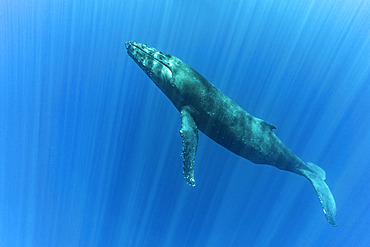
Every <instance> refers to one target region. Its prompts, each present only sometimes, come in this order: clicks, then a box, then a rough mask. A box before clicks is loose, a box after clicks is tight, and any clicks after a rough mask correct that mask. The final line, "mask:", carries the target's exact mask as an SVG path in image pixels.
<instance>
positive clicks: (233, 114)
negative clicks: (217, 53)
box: [125, 41, 337, 226]
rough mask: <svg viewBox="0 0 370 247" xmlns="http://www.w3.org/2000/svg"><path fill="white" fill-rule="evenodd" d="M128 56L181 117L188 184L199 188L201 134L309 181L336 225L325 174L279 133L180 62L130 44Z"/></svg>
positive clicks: (331, 221)
mask: <svg viewBox="0 0 370 247" xmlns="http://www.w3.org/2000/svg"><path fill="white" fill-rule="evenodd" d="M125 46H126V49H127V52H128V54H129V56H130V57H131V58H132V59H133V60H134V61H135V62H136V63H137V64H138V65H139V67H140V68H141V69H142V70H143V71H144V72H145V73H146V74H147V75H148V76H149V78H150V79H151V80H152V81H153V82H154V83H155V84H156V85H157V86H158V88H159V89H160V90H161V91H162V92H163V93H164V94H165V95H166V96H167V97H168V98H169V99H170V100H171V102H172V103H173V104H174V106H175V107H176V108H177V109H178V110H179V112H180V115H181V130H180V134H181V137H182V140H183V148H182V154H181V156H182V158H183V163H184V165H183V170H184V171H183V174H184V178H185V181H186V182H187V183H188V184H189V185H190V186H195V179H194V161H195V154H196V150H197V146H198V130H200V131H202V132H203V133H204V134H205V135H207V136H208V137H210V138H211V139H212V140H214V141H215V142H217V143H218V144H220V145H222V146H223V147H225V148H227V149H228V150H230V151H231V152H233V153H235V154H237V155H239V156H241V157H244V158H246V159H248V160H250V161H252V162H253V163H256V164H267V165H271V166H275V167H277V168H279V169H281V170H286V171H290V172H293V173H296V174H298V175H301V176H304V177H306V178H307V179H308V180H309V181H310V182H311V184H312V185H313V187H314V189H315V191H316V193H317V196H318V198H319V200H320V203H321V206H322V209H323V212H324V214H325V217H326V219H327V220H328V222H329V223H330V224H332V225H333V226H337V222H336V205H335V200H334V197H333V195H332V193H331V191H330V189H329V187H328V186H327V184H326V183H325V181H324V180H325V178H326V174H325V171H324V170H323V169H322V168H320V167H319V166H317V165H315V164H313V163H310V162H303V161H302V160H301V159H300V158H298V157H297V156H296V155H295V154H294V153H293V152H292V151H291V150H289V148H288V147H286V146H285V145H284V143H283V142H282V141H281V140H280V139H279V138H278V137H277V136H276V135H275V133H274V132H273V129H275V127H274V126H273V125H271V124H269V123H267V122H265V121H264V120H262V119H259V118H256V117H254V116H252V115H251V114H249V113H247V112H246V111H245V110H243V109H242V108H241V107H240V106H239V105H237V104H236V103H235V102H233V101H232V100H231V99H230V98H228V97H227V96H226V95H225V94H223V93H222V92H221V91H220V90H218V89H217V88H216V87H215V86H214V85H213V84H211V83H210V82H208V81H207V80H206V79H205V78H204V77H203V76H202V75H200V74H199V73H198V72H197V71H195V70H194V69H193V68H191V67H190V66H189V65H187V64H186V63H184V62H182V61H181V60H180V59H179V58H177V57H175V56H172V55H169V54H165V53H163V52H160V51H158V50H156V49H155V48H152V47H149V46H148V45H146V44H143V43H139V42H134V41H130V42H126V43H125Z"/></svg>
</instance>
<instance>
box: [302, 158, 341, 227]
mask: <svg viewBox="0 0 370 247" xmlns="http://www.w3.org/2000/svg"><path fill="white" fill-rule="evenodd" d="M306 164H307V166H308V168H309V169H310V170H311V171H304V172H303V174H304V176H305V177H306V178H307V179H308V180H309V181H310V182H311V184H312V186H313V187H314V189H315V191H316V194H317V196H318V197H319V200H320V203H321V207H322V211H323V212H324V214H325V217H326V219H327V220H328V221H329V223H330V224H331V225H333V226H338V224H337V220H336V214H337V207H336V205H335V200H334V197H333V194H332V193H331V191H330V189H329V187H328V185H327V184H326V183H325V181H324V180H325V178H326V174H325V171H324V170H323V169H322V168H321V167H319V166H317V165H315V164H313V163H310V162H306Z"/></svg>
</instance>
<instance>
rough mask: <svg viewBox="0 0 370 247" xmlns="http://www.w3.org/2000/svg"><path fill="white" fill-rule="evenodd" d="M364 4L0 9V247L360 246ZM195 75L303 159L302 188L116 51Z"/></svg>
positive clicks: (366, 71)
mask: <svg viewBox="0 0 370 247" xmlns="http://www.w3.org/2000/svg"><path fill="white" fill-rule="evenodd" d="M369 13H370V4H369V1H368V0H341V1H334V0H327V1H314V0H308V1H298V0H290V1H288V0H287V1H282V0H280V1H279V0H276V1H271V0H251V1H236V0H228V1H220V0H217V1H210V0H207V1H193V0H177V1H173V0H172V1H171V0H157V1H154V0H153V1H149V0H138V1H133V0H121V1H117V0H110V1H108V0H99V1H97V0H92V1H79V0H77V1H61V0H59V1H57V0H39V1H25V0H22V1H13V0H2V1H1V2H0V246H12V247H13V246H22V247H23V246H212V247H213V246H369V245H370V238H369V231H368V223H369V222H370V212H369V209H368V208H369V206H370V193H369V191H370V182H369V174H370V168H369V166H370V151H369V150H370V149H369V147H370V131H369V125H370V110H369V109H370V14H369ZM129 40H135V41H140V42H143V43H147V44H148V45H150V46H153V47H156V48H157V49H159V50H161V51H163V52H166V53H170V54H172V55H175V56H177V57H179V58H181V59H182V60H183V61H185V62H186V63H188V64H189V65H191V66H192V67H194V68H195V69H196V70H197V71H199V72H200V73H201V74H203V75H204V76H205V77H206V78H207V79H208V80H209V81H211V82H212V83H213V84H214V85H216V86H217V87H218V88H219V89H221V90H222V91H223V92H224V93H225V94H227V95H228V96H229V97H230V98H232V99H233V100H234V101H235V102H237V103H238V104H240V105H241V106H242V107H243V108H244V109H246V110H247V111H248V112H249V113H251V114H253V115H255V116H257V117H260V118H262V119H264V120H266V121H267V122H269V123H272V124H273V125H275V126H276V127H277V129H276V130H275V133H276V134H277V135H278V136H279V137H280V138H281V139H282V140H283V141H284V142H285V143H286V144H287V146H288V147H290V148H291V149H292V150H293V151H294V152H295V153H296V154H297V155H299V156H300V157H301V158H302V159H303V160H305V161H311V162H314V163H316V164H317V165H319V166H321V167H322V168H323V169H325V170H326V172H327V183H328V184H329V186H330V188H331V190H332V192H333V194H334V196H335V199H336V202H337V208H338V217H337V219H338V223H339V226H338V227H337V228H333V227H332V226H331V225H330V224H329V223H328V222H327V221H326V219H325V217H324V215H323V213H322V211H321V207H320V203H319V201H318V199H317V196H316V194H315V192H314V190H313V188H312V186H311V184H310V183H309V182H308V181H307V180H306V179H304V178H303V177H299V176H297V175H295V174H292V173H288V172H283V171H280V170H277V169H276V168H274V167H269V166H261V165H254V164H252V163H251V162H249V161H247V160H244V159H242V158H240V157H238V156H236V155H234V154H233V153H231V152H229V151H227V150H226V149H224V148H222V147H220V146H219V145H217V144H216V143H214V142H213V141H211V140H210V139H208V138H207V137H206V136H204V135H203V134H200V140H199V147H198V152H197V158H196V168H195V172H196V174H195V176H196V181H197V186H196V187H195V188H191V187H189V186H187V185H186V183H185V182H184V180H183V177H182V168H181V167H182V160H181V157H180V153H181V138H180V135H179V133H178V131H179V129H180V117H179V113H178V112H177V111H176V109H175V108H174V107H173V105H172V104H171V103H170V101H169V100H168V99H167V98H166V97H165V96H164V95H163V94H162V93H161V92H160V90H159V89H158V88H156V86H155V85H154V84H153V83H152V82H151V81H150V80H149V79H148V78H147V76H146V75H145V74H144V73H143V72H142V71H141V70H140V69H139V67H138V66H137V65H136V64H135V63H134V62H133V61H132V60H131V59H130V57H129V56H128V55H127V54H126V51H125V48H124V42H126V41H129Z"/></svg>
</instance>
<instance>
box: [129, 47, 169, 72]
mask: <svg viewBox="0 0 370 247" xmlns="http://www.w3.org/2000/svg"><path fill="white" fill-rule="evenodd" d="M131 45H132V46H134V47H136V48H138V49H139V50H141V51H142V52H143V53H144V54H146V55H148V56H149V57H151V58H153V59H154V60H156V61H158V62H159V63H161V64H163V66H165V67H167V68H168V69H169V70H170V71H171V74H173V72H172V69H171V68H170V67H169V66H168V65H167V64H165V63H164V62H162V61H161V60H159V59H158V58H156V57H154V56H153V55H152V54H150V53H148V52H146V51H145V50H143V49H142V48H141V47H139V46H137V45H134V44H131Z"/></svg>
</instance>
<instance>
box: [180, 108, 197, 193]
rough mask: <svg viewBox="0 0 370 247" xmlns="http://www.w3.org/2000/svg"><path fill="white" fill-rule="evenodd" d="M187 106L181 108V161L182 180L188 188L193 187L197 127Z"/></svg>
mask: <svg viewBox="0 0 370 247" xmlns="http://www.w3.org/2000/svg"><path fill="white" fill-rule="evenodd" d="M191 112H192V109H191V108H190V107H189V106H184V107H182V108H181V111H180V114H181V130H180V135H181V137H182V153H181V156H182V159H183V161H184V166H183V169H184V178H185V181H186V182H187V183H188V184H189V185H190V186H195V179H194V161H195V154H196V152H197V146H198V127H197V125H196V123H195V121H194V119H193V117H192V116H191Z"/></svg>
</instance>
